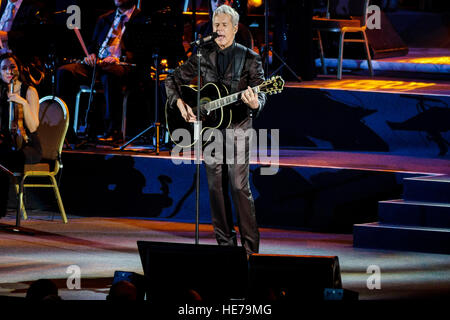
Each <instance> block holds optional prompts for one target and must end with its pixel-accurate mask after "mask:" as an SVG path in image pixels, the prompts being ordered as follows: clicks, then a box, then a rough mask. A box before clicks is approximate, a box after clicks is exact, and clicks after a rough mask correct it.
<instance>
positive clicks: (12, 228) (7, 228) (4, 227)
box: [0, 164, 34, 236]
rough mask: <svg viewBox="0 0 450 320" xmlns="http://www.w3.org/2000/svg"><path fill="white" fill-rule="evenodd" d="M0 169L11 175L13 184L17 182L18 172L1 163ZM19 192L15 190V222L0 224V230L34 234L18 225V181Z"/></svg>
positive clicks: (21, 185) (21, 188)
mask: <svg viewBox="0 0 450 320" xmlns="http://www.w3.org/2000/svg"><path fill="white" fill-rule="evenodd" d="M0 170H1V171H3V172H5V173H6V174H7V175H8V176H10V177H12V179H13V181H14V184H17V183H16V182H17V177H20V173H14V172H12V171H10V170H9V169H8V168H6V167H5V166H3V165H2V164H0ZM19 188H20V190H19V192H17V208H16V224H15V225H14V226H11V225H1V226H0V230H3V231H8V232H14V233H21V234H25V235H30V236H32V235H34V233H33V232H31V231H27V230H25V229H23V228H22V227H21V226H20V213H21V212H20V194H23V193H22V191H23V184H22V183H20V184H19Z"/></svg>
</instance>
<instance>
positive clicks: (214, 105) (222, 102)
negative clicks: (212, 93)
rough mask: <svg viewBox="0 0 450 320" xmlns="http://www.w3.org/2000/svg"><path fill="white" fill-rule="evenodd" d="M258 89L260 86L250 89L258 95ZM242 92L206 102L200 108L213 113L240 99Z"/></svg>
mask: <svg viewBox="0 0 450 320" xmlns="http://www.w3.org/2000/svg"><path fill="white" fill-rule="evenodd" d="M259 87H260V86H256V87H253V88H252V90H253V92H254V93H258V92H259V91H260V90H259ZM244 91H245V90H242V91H239V92H236V93H233V94H230V95H229V96H226V97H223V98H220V99H217V100H214V101H211V102H208V103H206V104H205V105H203V106H202V108H204V109H205V110H206V111H207V112H210V111H214V110H216V109H219V108H222V107H225V106H228V105H230V104H232V103H235V102H236V101H238V100H239V99H240V97H241V94H242V93H243V92H244Z"/></svg>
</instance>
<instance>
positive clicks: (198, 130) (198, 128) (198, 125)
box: [194, 45, 203, 244]
mask: <svg viewBox="0 0 450 320" xmlns="http://www.w3.org/2000/svg"><path fill="white" fill-rule="evenodd" d="M196 54H197V114H196V117H197V120H196V121H195V123H194V141H197V145H196V146H195V163H196V171H195V186H196V190H195V208H196V211H195V244H199V220H200V152H201V150H202V142H203V139H202V122H201V120H200V88H201V79H200V77H201V67H200V63H201V62H200V60H201V57H202V53H201V46H200V45H199V46H197V53H196Z"/></svg>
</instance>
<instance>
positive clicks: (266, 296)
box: [249, 254, 342, 302]
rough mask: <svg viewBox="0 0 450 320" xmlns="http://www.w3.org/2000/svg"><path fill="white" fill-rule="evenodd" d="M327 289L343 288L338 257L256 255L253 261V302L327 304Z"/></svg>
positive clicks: (250, 268)
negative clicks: (322, 301) (318, 302)
mask: <svg viewBox="0 0 450 320" xmlns="http://www.w3.org/2000/svg"><path fill="white" fill-rule="evenodd" d="M326 288H334V289H341V288H342V281H341V274H340V267H339V259H338V257H337V256H301V255H268V254H254V255H251V256H250V258H249V299H250V300H251V301H267V302H268V301H278V302H284V301H286V302H296V301H297V302H299V301H300V300H324V292H325V289H326Z"/></svg>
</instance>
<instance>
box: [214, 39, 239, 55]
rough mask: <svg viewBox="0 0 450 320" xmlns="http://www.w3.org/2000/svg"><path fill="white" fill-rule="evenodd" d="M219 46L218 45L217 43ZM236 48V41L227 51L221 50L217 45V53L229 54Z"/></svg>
mask: <svg viewBox="0 0 450 320" xmlns="http://www.w3.org/2000/svg"><path fill="white" fill-rule="evenodd" d="M216 45H217V43H216ZM235 46H236V41H233V43H232V44H231V45H230V46H229V47H226V48H225V49H220V47H219V46H218V45H217V52H220V53H223V54H226V53H227V52H230V51H231V50H233V48H234V47H235Z"/></svg>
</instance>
